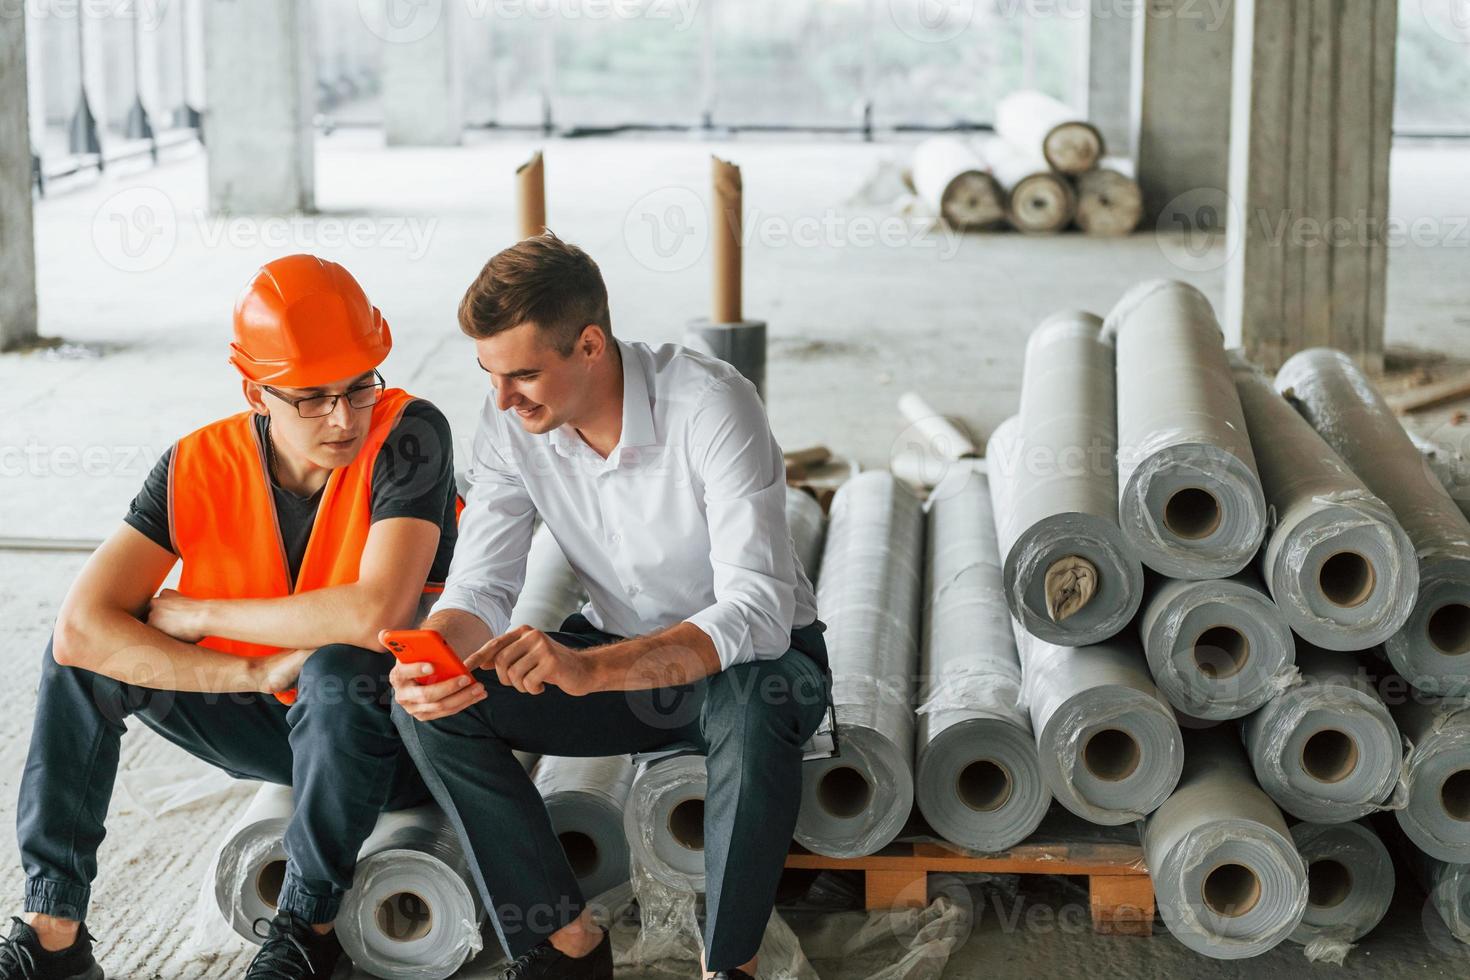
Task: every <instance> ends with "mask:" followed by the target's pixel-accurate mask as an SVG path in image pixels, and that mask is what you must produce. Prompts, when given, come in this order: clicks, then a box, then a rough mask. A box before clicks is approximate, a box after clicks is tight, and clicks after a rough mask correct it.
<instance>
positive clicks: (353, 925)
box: [336, 806, 483, 980]
mask: <svg viewBox="0 0 1470 980" xmlns="http://www.w3.org/2000/svg"><path fill="white" fill-rule="evenodd" d="M361 854H362V856H361V857H359V858H358V861H357V870H356V871H355V873H354V875H353V879H352V888H351V889H349V890H348V892H347V894H346V895H345V896H344V897H343V899H342V911H341V912H340V913H338V915H337V920H336V923H337V935H338V937H339V938H340V939H341V941H342V949H343V950H344V951H345V952H346V953H347V955H348V957H349V958H351V960H352V962H353V963H354V964H355V965H356V966H357V967H358V969H360V970H363V971H365V972H366V973H368V974H370V975H371V976H375V977H381V978H383V980H444V978H445V977H448V976H451V975H453V974H454V973H455V972H456V971H457V970H458V969H459V968H460V967H461V966H463V965H464V963H465V962H466V961H467V960H469V959H470V958H471V957H473V956H474V955H475V954H476V953H478V952H479V951H480V948H481V945H482V943H481V940H480V922H481V920H482V918H483V913H482V909H481V905H480V897H479V894H478V892H476V890H475V885H474V882H473V880H472V879H471V877H470V871H469V867H468V864H467V863H466V861H465V858H464V852H463V851H462V850H461V848H460V844H459V839H458V837H457V836H456V834H455V831H454V829H453V827H452V826H450V824H449V822H448V821H447V820H445V819H444V816H443V814H442V813H440V811H439V810H438V808H437V807H434V806H424V807H416V808H414V809H412V810H403V811H399V812H396V813H385V814H382V815H381V816H380V817H379V818H378V824H377V827H376V828H374V830H373V833H372V834H371V835H370V836H369V837H368V839H367V841H366V842H365V843H364V844H363V848H362V852H361Z"/></svg>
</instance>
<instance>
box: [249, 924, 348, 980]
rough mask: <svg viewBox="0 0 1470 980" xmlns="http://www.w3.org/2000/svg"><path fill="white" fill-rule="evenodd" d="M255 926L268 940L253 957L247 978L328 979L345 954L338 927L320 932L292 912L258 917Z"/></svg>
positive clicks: (255, 929)
mask: <svg viewBox="0 0 1470 980" xmlns="http://www.w3.org/2000/svg"><path fill="white" fill-rule="evenodd" d="M262 925H265V926H266V927H267V928H266V931H265V932H262V931H261V926H262ZM251 928H252V929H253V930H254V931H255V934H256V935H257V936H260V937H261V938H262V939H264V940H265V943H264V944H263V945H262V946H261V947H260V952H258V953H256V954H255V959H253V960H251V961H250V969H248V970H246V971H245V980H307V978H312V980H327V978H328V977H330V976H331V975H332V971H334V970H335V969H336V968H337V961H338V960H340V959H341V958H342V944H341V943H339V942H338V941H337V933H336V932H335V931H333V932H329V933H326V934H325V935H324V934H322V933H319V932H317V931H316V930H315V929H313V928H312V927H311V926H310V925H309V924H307V923H306V922H304V921H303V920H301V919H298V918H297V917H296V916H294V915H292V914H291V913H290V912H277V913H276V917H275V918H274V919H256V920H255V923H254V925H252V926H251Z"/></svg>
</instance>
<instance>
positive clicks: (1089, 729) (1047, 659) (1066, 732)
mask: <svg viewBox="0 0 1470 980" xmlns="http://www.w3.org/2000/svg"><path fill="white" fill-rule="evenodd" d="M1015 424H1016V423H1015V420H1014V417H1013V418H1012V419H1007V420H1006V421H1005V422H1003V423H1002V424H1001V426H1000V427H999V428H998V429H997V430H996V435H994V436H992V437H991V440H992V443H993V442H994V441H995V439H996V438H997V437H999V438H1000V439H1001V441H1002V442H1004V441H1005V440H1006V439H1007V438H1009V436H1008V435H1007V431H1008V429H1007V427H1011V428H1010V430H1009V431H1014V426H1015ZM1015 491H1016V486H1015V483H1014V481H1013V480H1012V479H1011V474H1010V473H1009V471H1008V470H1007V469H998V470H997V471H995V472H992V473H991V474H990V496H991V501H992V504H993V506H994V509H995V512H996V513H997V514H1002V513H1005V512H1007V510H1008V509H1009V508H1010V507H1011V499H1012V495H1013V494H1014V493H1015ZM1011 626H1012V630H1013V633H1014V635H1015V639H1016V648H1017V652H1018V654H1019V656H1020V660H1021V670H1022V677H1023V684H1022V691H1021V694H1022V702H1023V703H1024V704H1025V705H1026V707H1027V710H1028V713H1029V714H1030V716H1031V730H1032V733H1033V734H1034V735H1035V737H1036V749H1037V754H1038V756H1039V757H1040V760H1041V771H1042V775H1043V776H1044V777H1045V778H1046V784H1047V788H1048V789H1050V790H1051V793H1052V796H1054V797H1056V799H1057V800H1058V801H1059V802H1060V803H1061V804H1062V805H1063V806H1065V807H1066V808H1067V809H1068V810H1071V811H1072V812H1073V813H1075V814H1077V815H1078V816H1080V817H1082V818H1084V819H1086V820H1091V821H1092V822H1093V823H1099V824H1113V825H1116V824H1124V823H1129V822H1131V821H1133V820H1137V819H1139V818H1140V817H1142V816H1143V815H1145V814H1147V813H1148V812H1149V811H1150V810H1152V809H1153V808H1154V807H1156V806H1158V805H1159V804H1160V803H1161V802H1163V800H1164V798H1165V797H1167V796H1168V795H1169V792H1170V791H1171V790H1172V789H1173V788H1174V783H1175V782H1176V781H1177V780H1178V778H1179V767H1180V765H1181V762H1182V752H1181V748H1180V738H1179V725H1178V723H1177V722H1176V721H1175V718H1174V711H1173V709H1172V708H1170V707H1169V703H1168V702H1167V701H1165V700H1164V697H1163V695H1162V694H1160V693H1159V690H1158V688H1157V687H1156V686H1155V685H1154V682H1153V680H1152V678H1150V677H1149V673H1148V664H1147V662H1146V661H1145V660H1144V657H1143V651H1142V650H1140V649H1139V647H1138V642H1137V640H1136V639H1134V637H1132V636H1131V635H1130V634H1128V633H1122V634H1119V635H1117V636H1114V637H1113V638H1111V639H1109V640H1107V641H1105V642H1103V643H1098V644H1092V645H1089V646H1084V647H1066V646H1058V645H1054V644H1051V643H1047V642H1046V641H1044V640H1041V639H1039V638H1037V637H1035V636H1033V635H1031V634H1030V633H1029V632H1027V630H1026V628H1025V627H1024V626H1023V625H1022V624H1021V621H1020V620H1018V619H1015V618H1014V617H1013V618H1012V620H1011Z"/></svg>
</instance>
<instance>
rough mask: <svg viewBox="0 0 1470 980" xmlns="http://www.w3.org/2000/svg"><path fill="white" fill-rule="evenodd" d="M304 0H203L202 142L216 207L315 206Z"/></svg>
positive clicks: (239, 209) (267, 209)
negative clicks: (207, 156) (203, 86)
mask: <svg viewBox="0 0 1470 980" xmlns="http://www.w3.org/2000/svg"><path fill="white" fill-rule="evenodd" d="M311 43H312V42H311V5H310V4H306V3H299V2H298V0H249V2H248V3H245V2H240V0H206V2H205V4H204V84H205V93H206V98H207V99H208V102H207V104H206V106H205V109H204V144H205V146H206V147H207V149H208V152H209V206H210V209H211V210H213V211H217V212H234V213H252V212H253V213H279V212H287V211H310V210H312V208H313V207H315V204H316V186H315V184H316V179H315V171H316V166H315V159H314V154H313V149H314V147H313V136H314V133H313V131H312V115H313V111H314V107H315V104H316V100H315V78H314V76H313V73H312V49H311Z"/></svg>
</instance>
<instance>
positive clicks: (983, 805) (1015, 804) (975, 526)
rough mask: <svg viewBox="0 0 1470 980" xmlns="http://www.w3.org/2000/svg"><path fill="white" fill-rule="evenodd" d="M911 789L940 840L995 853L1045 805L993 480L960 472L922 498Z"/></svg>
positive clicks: (1019, 836)
mask: <svg viewBox="0 0 1470 980" xmlns="http://www.w3.org/2000/svg"><path fill="white" fill-rule="evenodd" d="M926 554H927V569H928V574H927V575H926V576H925V579H926V582H927V596H926V599H925V606H926V615H925V617H924V622H925V628H924V653H923V673H922V679H921V681H920V683H921V685H922V687H921V692H920V696H919V709H918V761H917V766H916V772H915V776H914V796H915V799H916V800H917V802H918V805H919V810H920V811H921V812H922V813H923V814H924V817H925V819H927V820H928V821H929V825H930V826H931V827H933V828H934V830H935V831H937V832H938V833H939V835H940V836H942V837H943V838H944V839H945V840H948V841H950V842H952V843H955V844H958V845H960V846H961V847H966V848H969V849H971V850H975V851H999V850H1004V849H1005V848H1007V847H1010V846H1012V845H1013V844H1016V843H1019V842H1020V841H1022V840H1024V839H1025V838H1026V837H1028V836H1030V834H1031V832H1032V831H1034V830H1035V829H1036V827H1037V825H1038V824H1040V823H1041V818H1042V817H1044V816H1046V811H1047V807H1048V806H1050V805H1051V793H1050V792H1049V791H1048V790H1047V788H1046V782H1045V780H1044V779H1043V778H1042V775H1041V762H1040V759H1039V758H1038V756H1037V752H1036V739H1035V737H1034V736H1033V735H1032V734H1031V720H1030V719H1029V718H1028V717H1027V716H1026V713H1025V711H1024V709H1023V708H1021V707H1020V704H1019V702H1020V698H1021V662H1020V660H1019V659H1018V658H1017V656H1016V646H1015V641H1014V639H1013V637H1012V635H1011V619H1010V613H1009V612H1008V611H1007V609H1006V604H1005V596H1004V594H1003V592H1002V588H1001V571H1000V555H999V552H998V551H997V549H996V542H995V520H994V515H993V512H992V510H991V501H990V488H989V486H988V485H987V483H986V478H985V476H984V475H983V474H980V473H976V472H973V471H969V472H956V473H955V474H953V475H952V476H951V477H949V478H948V479H946V480H945V481H944V482H943V483H941V484H940V485H939V487H938V488H937V490H936V492H935V493H934V495H933V496H932V497H931V498H930V504H929V529H928V546H927V550H926Z"/></svg>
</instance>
